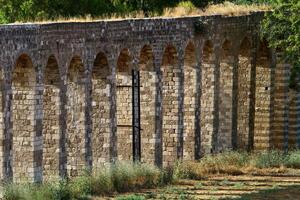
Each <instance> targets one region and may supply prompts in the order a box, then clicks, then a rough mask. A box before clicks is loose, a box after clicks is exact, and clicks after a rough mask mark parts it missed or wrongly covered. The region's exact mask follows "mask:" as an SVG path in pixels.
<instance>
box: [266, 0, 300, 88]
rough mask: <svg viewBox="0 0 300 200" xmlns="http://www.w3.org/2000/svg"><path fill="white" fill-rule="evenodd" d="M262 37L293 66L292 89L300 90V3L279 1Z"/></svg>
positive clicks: (291, 0)
mask: <svg viewBox="0 0 300 200" xmlns="http://www.w3.org/2000/svg"><path fill="white" fill-rule="evenodd" d="M262 36H263V37H264V38H266V39H267V40H268V42H269V45H270V47H272V48H274V49H276V50H277V51H279V52H282V54H283V55H282V59H284V61H286V62H288V63H290V64H292V66H293V68H292V73H291V82H290V83H291V85H290V86H291V87H292V88H294V89H300V88H299V85H297V82H298V83H299V76H300V1H299V0H277V2H276V4H275V5H274V10H273V12H270V13H269V14H267V16H266V18H265V20H264V21H263V26H262Z"/></svg>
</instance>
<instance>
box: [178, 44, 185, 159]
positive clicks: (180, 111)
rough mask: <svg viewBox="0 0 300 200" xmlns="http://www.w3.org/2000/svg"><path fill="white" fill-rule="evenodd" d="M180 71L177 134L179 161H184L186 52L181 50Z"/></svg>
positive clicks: (179, 53)
mask: <svg viewBox="0 0 300 200" xmlns="http://www.w3.org/2000/svg"><path fill="white" fill-rule="evenodd" d="M178 65H179V66H178V69H179V80H178V81H179V82H178V84H179V85H178V101H179V102H178V133H177V159H178V160H182V159H183V149H184V144H183V142H184V141H183V138H184V128H183V118H184V96H185V94H184V72H183V70H184V51H183V50H182V49H179V51H178Z"/></svg>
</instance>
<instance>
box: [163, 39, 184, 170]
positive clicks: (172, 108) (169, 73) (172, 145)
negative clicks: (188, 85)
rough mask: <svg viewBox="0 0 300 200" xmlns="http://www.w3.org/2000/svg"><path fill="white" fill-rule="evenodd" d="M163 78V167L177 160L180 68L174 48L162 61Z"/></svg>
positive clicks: (170, 48) (171, 47)
mask: <svg viewBox="0 0 300 200" xmlns="http://www.w3.org/2000/svg"><path fill="white" fill-rule="evenodd" d="M161 70H162V76H163V80H162V82H163V92H162V93H163V108H162V109H163V124H162V135H163V166H169V165H173V164H174V163H175V161H176V159H177V142H178V141H177V140H178V138H177V135H178V132H179V129H178V121H179V119H178V116H179V115H178V114H179V113H178V109H179V101H178V95H179V82H180V73H181V72H180V67H179V63H178V56H177V51H176V49H175V47H174V46H171V45H169V46H167V47H166V49H165V51H164V54H163V60H162V68H161Z"/></svg>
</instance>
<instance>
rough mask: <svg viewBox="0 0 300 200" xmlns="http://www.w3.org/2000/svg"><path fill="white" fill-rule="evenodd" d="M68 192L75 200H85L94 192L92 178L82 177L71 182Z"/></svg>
mask: <svg viewBox="0 0 300 200" xmlns="http://www.w3.org/2000/svg"><path fill="white" fill-rule="evenodd" d="M68 190H69V192H70V194H71V198H73V199H83V198H85V197H86V196H88V195H89V194H91V192H92V186H91V177H90V176H88V175H82V176H79V177H76V178H74V179H73V180H70V182H69V184H68Z"/></svg>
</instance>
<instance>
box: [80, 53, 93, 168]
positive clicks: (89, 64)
mask: <svg viewBox="0 0 300 200" xmlns="http://www.w3.org/2000/svg"><path fill="white" fill-rule="evenodd" d="M85 54H86V55H85V57H86V58H85V61H84V66H86V68H85V84H84V86H85V91H84V94H82V95H84V98H85V100H84V101H85V108H84V109H85V110H84V112H85V113H84V115H85V134H84V141H85V144H84V148H85V152H84V154H85V165H86V170H88V171H90V172H91V171H92V168H93V145H92V140H93V134H94V133H93V127H92V123H93V122H92V69H93V66H94V61H95V60H94V55H93V51H90V50H89V49H88V50H86V52H85Z"/></svg>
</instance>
